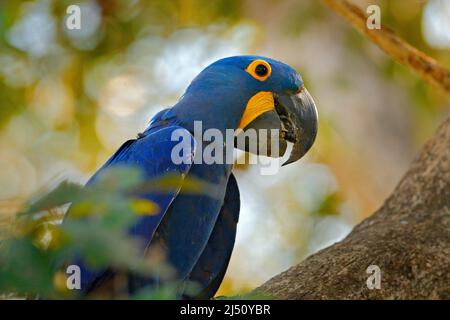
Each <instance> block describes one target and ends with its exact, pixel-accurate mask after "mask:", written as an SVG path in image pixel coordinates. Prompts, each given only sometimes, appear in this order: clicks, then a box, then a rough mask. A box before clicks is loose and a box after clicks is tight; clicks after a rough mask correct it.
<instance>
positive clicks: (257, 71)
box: [245, 59, 272, 81]
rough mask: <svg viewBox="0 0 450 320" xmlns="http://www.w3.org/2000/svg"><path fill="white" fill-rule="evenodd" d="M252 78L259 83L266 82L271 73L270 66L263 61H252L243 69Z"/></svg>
mask: <svg viewBox="0 0 450 320" xmlns="http://www.w3.org/2000/svg"><path fill="white" fill-rule="evenodd" d="M245 71H247V72H248V73H249V74H250V75H251V76H252V77H253V78H255V79H256V80H259V81H266V80H267V78H268V77H270V74H271V73H272V68H271V67H270V64H269V63H267V62H266V61H264V60H261V59H257V60H254V61H252V63H250V64H249V65H248V67H247V69H245Z"/></svg>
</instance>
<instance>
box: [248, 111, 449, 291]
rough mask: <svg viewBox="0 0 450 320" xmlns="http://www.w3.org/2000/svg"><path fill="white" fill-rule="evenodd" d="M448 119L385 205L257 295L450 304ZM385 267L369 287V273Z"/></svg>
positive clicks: (264, 286)
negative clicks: (375, 283)
mask: <svg viewBox="0 0 450 320" xmlns="http://www.w3.org/2000/svg"><path fill="white" fill-rule="evenodd" d="M449 156H450V118H448V119H447V120H446V121H445V122H444V123H443V124H442V125H441V126H440V128H439V129H438V131H437V133H436V135H435V136H434V138H432V139H431V140H430V141H429V142H428V143H427V144H426V145H425V146H424V148H423V150H422V151H421V153H420V155H419V156H418V157H417V158H416V159H415V161H414V162H413V163H412V165H411V168H410V169H409V171H408V172H407V173H406V174H405V176H404V177H403V178H402V180H401V181H400V183H399V184H398V186H397V187H396V189H395V190H394V192H393V193H392V195H391V196H390V197H389V198H388V199H387V200H386V201H385V203H384V204H383V205H382V207H381V208H380V209H379V210H378V211H376V212H375V213H374V214H373V215H371V216H370V217H369V218H367V219H366V220H364V221H363V222H362V223H360V224H359V225H357V226H356V227H355V228H354V229H353V231H352V232H351V233H350V234H349V235H348V236H347V237H346V238H345V239H344V240H343V241H341V242H339V243H336V244H334V245H332V246H330V247H328V248H326V249H324V250H321V251H319V252H318V253H316V254H314V255H312V256H310V257H309V258H307V259H306V260H304V261H303V262H301V263H300V264H298V265H296V266H294V267H292V268H290V269H289V270H287V271H285V272H283V273H281V274H279V275H277V276H275V277H274V278H272V279H271V280H269V281H268V282H266V283H265V284H263V285H262V286H261V287H259V288H257V289H256V290H255V291H256V292H258V293H263V294H268V295H271V296H275V297H277V298H282V299H450V209H449V203H450V159H449ZM370 265H377V266H379V267H380V269H381V289H379V290H378V289H372V290H369V289H368V287H367V285H366V281H367V278H368V277H369V274H367V273H366V269H367V267H368V266H370Z"/></svg>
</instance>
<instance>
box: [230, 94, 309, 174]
mask: <svg viewBox="0 0 450 320" xmlns="http://www.w3.org/2000/svg"><path fill="white" fill-rule="evenodd" d="M274 101H275V109H274V110H272V111H268V112H265V113H263V114H262V115H260V116H259V117H258V118H256V119H255V120H253V121H252V122H251V123H250V124H248V125H247V127H245V128H244V132H246V130H248V129H249V128H252V129H256V131H259V130H260V129H265V130H269V131H270V130H272V129H277V130H278V133H279V136H278V139H277V140H278V146H279V147H278V148H277V149H276V150H275V154H273V152H272V151H273V150H272V147H271V146H273V142H274V141H273V140H271V139H273V138H271V135H270V134H269V135H267V140H263V139H258V150H252V149H251V148H249V145H248V144H245V146H240V145H236V147H237V148H239V149H242V150H245V151H249V152H252V153H256V154H262V155H267V156H272V157H280V156H281V155H283V154H284V153H285V151H286V149H287V142H292V143H293V144H294V145H293V149H292V152H291V154H290V156H289V158H288V159H287V160H286V162H285V163H283V166H284V165H287V164H289V163H292V162H295V161H297V160H299V159H300V158H301V157H303V156H304V155H305V154H306V152H308V150H309V149H310V148H311V146H312V145H313V143H314V140H315V139H316V135H317V127H318V116H317V109H316V105H315V103H314V100H313V98H312V97H311V95H310V94H309V92H308V91H307V90H306V88H305V87H302V88H301V89H300V90H299V92H298V93H296V94H274ZM238 137H239V136H238ZM258 138H259V137H258ZM261 147H263V148H261ZM261 150H264V152H261Z"/></svg>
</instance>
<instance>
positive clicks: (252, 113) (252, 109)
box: [238, 91, 275, 129]
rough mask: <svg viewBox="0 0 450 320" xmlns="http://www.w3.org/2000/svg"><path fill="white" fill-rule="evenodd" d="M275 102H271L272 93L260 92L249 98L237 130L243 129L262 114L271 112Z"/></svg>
mask: <svg viewBox="0 0 450 320" xmlns="http://www.w3.org/2000/svg"><path fill="white" fill-rule="evenodd" d="M274 108H275V102H274V100H273V93H272V92H269V91H260V92H258V93H257V94H255V95H254V96H253V97H251V98H250V100H248V102H247V106H246V107H245V111H244V114H243V115H242V118H241V122H240V123H239V127H238V128H239V129H244V128H245V127H246V126H247V125H248V124H249V123H250V122H252V121H253V120H255V119H256V118H257V117H259V116H260V115H262V114H263V113H265V112H267V111H270V110H273V109H274Z"/></svg>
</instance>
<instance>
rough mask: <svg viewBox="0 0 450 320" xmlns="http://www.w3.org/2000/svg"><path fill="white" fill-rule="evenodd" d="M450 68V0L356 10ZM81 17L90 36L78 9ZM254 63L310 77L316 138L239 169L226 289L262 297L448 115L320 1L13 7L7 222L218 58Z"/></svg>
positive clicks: (6, 83) (3, 47)
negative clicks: (287, 157)
mask: <svg viewBox="0 0 450 320" xmlns="http://www.w3.org/2000/svg"><path fill="white" fill-rule="evenodd" d="M353 2H354V3H356V4H358V5H359V6H361V7H363V8H365V7H367V6H368V5H369V4H378V5H380V7H381V12H382V16H381V18H382V23H384V24H386V25H388V26H390V27H391V28H392V29H394V30H395V31H396V32H397V33H398V34H399V35H400V36H401V37H403V38H404V39H406V40H407V41H408V42H410V43H411V44H412V45H414V46H416V47H417V48H419V49H421V50H423V51H424V52H426V53H427V54H429V55H431V56H433V57H434V58H436V59H437V60H438V61H440V62H441V63H442V64H443V65H445V66H447V67H450V53H449V52H450V51H449V50H450V1H449V0H429V1H419V0H389V1H388V0H386V1H375V0H371V1H363V0H359V1H356V0H353ZM71 4H78V5H80V7H81V12H82V15H81V30H68V29H67V28H66V24H65V19H66V8H67V6H69V5H71ZM240 54H258V55H265V56H269V57H273V58H275V59H277V60H282V61H283V62H286V63H288V64H290V65H292V66H294V67H295V68H296V69H297V70H298V71H299V72H300V74H301V75H302V76H303V78H304V80H305V82H306V85H307V87H308V89H309V91H310V92H311V94H312V95H313V96H314V98H315V100H316V104H317V106H318V109H319V114H320V126H319V136H318V141H317V143H316V144H315V146H314V147H313V149H312V151H311V152H310V154H309V156H307V157H306V158H305V159H304V160H302V161H300V162H299V163H295V164H292V165H289V166H287V167H285V168H283V169H282V170H281V171H280V172H279V174H277V175H275V176H261V175H260V172H259V170H258V169H257V168H255V167H254V166H249V167H246V168H239V169H238V170H237V172H236V175H237V180H238V183H239V185H240V190H241V202H242V209H241V216H240V223H239V225H238V235H237V243H236V247H235V250H234V253H233V256H232V260H231V263H230V267H229V269H228V272H227V274H226V279H225V281H224V282H223V285H222V287H221V290H220V292H219V294H227V295H230V294H236V293H242V292H245V291H247V290H249V289H251V288H254V287H255V286H257V285H258V284H261V283H262V282H263V281H265V280H267V279H269V278H270V277H271V276H273V275H275V274H277V273H279V272H281V271H283V270H285V269H286V268H288V267H289V266H291V265H293V264H295V263H296V262H299V261H301V260H302V259H304V258H305V257H307V256H308V255H310V254H311V253H314V252H316V251H317V250H320V249H321V248H323V247H325V246H328V245H330V244H332V243H333V242H335V241H338V240H340V239H342V238H343V237H344V236H345V235H346V234H347V233H348V232H349V231H350V230H351V228H352V226H354V225H355V224H356V223H358V222H359V221H361V220H362V219H363V218H364V217H366V216H368V215H369V214H370V213H372V212H373V211H374V210H375V209H377V207H379V206H380V205H381V203H382V201H383V199H385V198H386V196H387V195H388V194H389V193H390V192H391V191H392V189H393V188H394V186H395V184H396V183H397V182H398V180H399V179H400V177H401V175H402V174H403V173H404V172H405V170H406V169H407V167H408V164H409V162H410V161H411V160H412V159H413V157H414V155H415V154H416V152H417V151H418V149H419V148H420V146H421V145H422V144H423V142H424V141H425V140H426V139H427V138H428V137H430V136H431V135H432V133H433V131H434V130H435V129H436V127H437V125H438V123H439V122H440V120H441V119H443V117H444V116H445V115H446V114H448V107H449V103H448V101H447V100H445V97H444V95H442V94H441V93H440V92H438V91H437V90H436V89H435V88H433V87H431V86H429V85H428V84H425V83H423V81H422V80H420V79H419V78H418V77H416V76H415V75H414V74H412V73H411V72H410V71H408V70H406V69H405V68H403V67H402V66H399V65H398V64H396V63H394V62H393V61H392V60H391V59H390V58H389V57H388V56H386V55H385V54H384V53H383V52H382V51H380V50H379V49H378V48H377V47H375V46H374V45H372V44H371V43H369V42H367V41H366V40H365V39H364V38H363V37H361V36H360V35H359V34H357V33H356V32H355V31H354V30H352V29H351V28H350V27H349V26H348V25H347V24H346V23H345V22H344V21H343V20H342V19H341V18H340V17H338V16H336V15H335V14H334V13H333V12H330V11H329V10H328V9H327V8H325V7H323V6H322V5H321V3H320V1H315V0H303V1H290V0H286V1H272V0H263V1H260V0H246V1H225V0H223V1H202V0H179V1H165V0H164V1H163V0H161V1H144V0H140V1H139V0H97V1H95V0H88V1H72V0H71V1H61V0H58V1H56V0H54V1H51V0H36V1H1V2H0V150H1V151H0V218H1V219H2V220H3V221H7V219H8V217H10V216H11V215H12V214H13V213H14V212H16V210H17V208H19V207H20V205H21V204H22V203H23V201H24V200H25V199H26V198H27V197H29V196H30V195H32V194H34V193H35V192H37V191H39V190H48V189H50V188H52V187H53V186H55V185H56V183H58V182H59V181H61V180H63V179H70V180H73V181H77V182H82V183H84V182H86V180H87V179H88V178H89V176H90V175H91V174H92V173H93V172H94V171H95V170H96V169H97V168H98V167H99V166H100V165H102V164H103V163H104V161H105V160H106V159H107V158H108V157H109V156H110V155H111V154H112V153H113V152H114V151H115V150H116V149H117V148H118V147H119V146H120V145H121V143H122V142H124V141H125V140H126V139H129V138H133V137H135V136H136V134H137V133H138V132H140V131H142V130H143V129H144V128H145V127H146V125H147V123H148V121H149V120H150V118H151V117H152V115H153V114H155V113H156V112H157V111H158V110H160V109H162V108H164V107H166V106H170V105H172V104H174V103H175V102H176V101H177V99H178V98H179V97H180V95H181V94H182V93H183V91H184V89H185V88H186V87H187V85H188V84H189V82H190V81H191V80H192V79H193V77H195V75H196V74H197V73H198V72H199V71H201V70H202V68H204V67H205V66H207V65H208V64H209V63H211V62H213V61H215V60H217V59H219V58H222V57H226V56H231V55H240Z"/></svg>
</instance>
